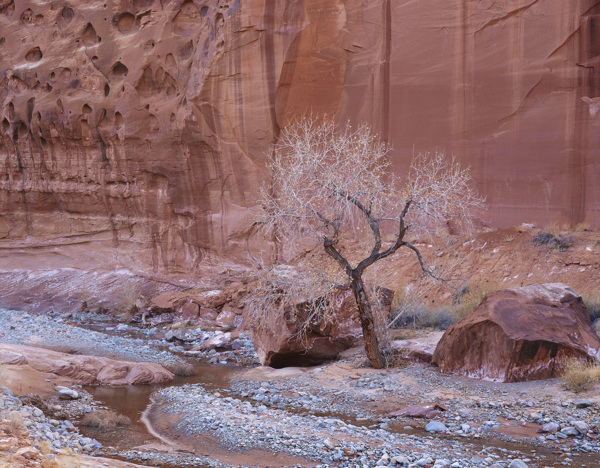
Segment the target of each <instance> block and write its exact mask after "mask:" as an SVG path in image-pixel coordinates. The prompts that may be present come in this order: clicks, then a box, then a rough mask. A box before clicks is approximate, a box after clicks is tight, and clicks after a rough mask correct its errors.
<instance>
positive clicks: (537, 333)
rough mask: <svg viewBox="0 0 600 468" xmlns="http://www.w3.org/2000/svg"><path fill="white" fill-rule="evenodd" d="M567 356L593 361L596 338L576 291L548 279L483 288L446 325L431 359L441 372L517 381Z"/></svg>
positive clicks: (549, 373) (549, 371) (549, 369)
mask: <svg viewBox="0 0 600 468" xmlns="http://www.w3.org/2000/svg"><path fill="white" fill-rule="evenodd" d="M571 358H580V359H586V360H593V361H598V360H599V358H600V340H599V339H598V336H597V335H596V333H595V332H594V330H593V329H592V327H591V323H590V318H589V315H588V312H587V309H586V306H585V305H584V303H583V301H582V299H581V296H580V295H579V294H577V292H575V291H574V290H573V289H571V288H570V287H569V286H566V285H564V284H561V283H548V284H537V285H531V286H526V287H522V288H512V289H505V290H502V291H497V292H493V293H490V294H488V296H487V297H486V298H485V299H484V300H483V301H482V302H481V304H479V306H478V307H477V308H476V309H475V311H474V312H473V313H472V314H471V315H469V316H467V317H465V318H464V319H462V320H460V321H459V322H458V323H456V324H454V325H452V326H451V327H450V328H448V330H447V331H446V333H444V336H442V339H441V340H440V342H439V343H438V345H437V347H436V350H435V352H434V354H433V361H432V362H433V363H434V364H436V365H437V366H439V368H440V370H441V371H442V372H444V373H451V374H459V375H465V376H468V377H474V378H480V379H486V380H495V381H500V382H519V381H523V380H534V379H546V378H551V377H555V376H556V375H557V373H558V372H559V371H560V368H561V366H562V364H563V363H564V362H565V360H567V359H571Z"/></svg>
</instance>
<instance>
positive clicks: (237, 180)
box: [0, 0, 600, 274]
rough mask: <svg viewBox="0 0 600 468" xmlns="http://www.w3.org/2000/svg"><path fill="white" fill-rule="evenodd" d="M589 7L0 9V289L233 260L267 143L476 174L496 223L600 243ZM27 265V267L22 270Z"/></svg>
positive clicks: (128, 5)
mask: <svg viewBox="0 0 600 468" xmlns="http://www.w3.org/2000/svg"><path fill="white" fill-rule="evenodd" d="M599 21H600V2H599V1H598V0H573V1H569V2H565V1H564V0H514V1H512V2H494V1H488V0H486V1H480V2H466V1H464V0H423V1H419V2H393V1H391V0H374V1H369V2H364V1H362V0H361V1H359V0H299V1H294V2H289V1H285V0H244V1H242V0H216V1H214V2H204V1H201V0H171V1H159V0H121V1H116V0H105V1H102V2H99V1H96V0H93V1H87V2H71V1H67V0H56V1H52V2H34V1H32V0H0V174H1V177H0V269H11V268H14V267H15V264H16V263H17V264H18V263H19V262H24V263H26V262H28V260H27V259H26V258H25V257H24V255H23V254H27V255H29V254H30V253H32V252H35V253H36V262H34V263H35V267H39V265H47V264H57V263H61V264H64V265H66V266H69V267H78V268H80V267H82V266H86V265H93V266H95V267H97V265H100V264H101V265H103V266H104V267H107V268H119V267H121V266H122V265H127V266H128V267H131V268H133V269H136V270H141V271H145V272H152V273H157V272H159V273H174V272H177V273H186V274H187V273H189V272H193V271H194V269H195V268H196V266H197V265H200V264H207V263H209V262H210V261H211V260H213V259H215V258H216V257H219V258H220V257H223V256H225V257H228V258H230V259H241V258H242V257H244V258H245V256H246V254H247V249H248V248H252V246H253V245H254V243H255V242H258V240H257V239H255V238H254V237H253V236H252V235H251V234H252V232H253V228H252V222H251V217H252V216H251V215H252V213H253V210H256V209H257V208H256V207H255V199H256V195H257V191H258V187H259V186H260V184H261V182H262V181H265V180H267V174H266V171H265V162H266V159H267V154H268V153H269V151H270V149H271V148H272V145H273V143H274V142H276V141H277V138H278V135H279V131H280V129H281V128H282V127H284V126H285V125H287V124H288V123H289V122H290V119H292V118H294V117H295V116H297V115H301V114H304V113H306V112H309V111H312V112H316V113H330V114H334V115H336V116H338V117H339V118H340V119H347V118H349V119H350V120H351V121H353V122H360V121H366V122H369V123H370V124H372V125H373V127H374V128H375V129H376V130H377V131H378V132H379V133H380V134H381V136H382V138H384V139H385V140H388V141H390V142H391V143H392V144H393V147H394V148H395V150H394V153H393V158H394V168H395V169H396V170H397V171H398V172H402V171H403V170H404V169H405V168H406V167H407V165H408V162H409V160H410V159H411V157H412V155H413V153H414V152H418V151H427V150H434V149H435V148H445V150H446V151H447V153H449V154H454V155H456V156H457V157H458V158H459V160H460V161H461V162H464V163H467V164H470V165H471V168H472V173H473V175H474V177H475V179H476V181H477V185H478V188H479V190H480V191H481V192H482V193H483V194H484V195H485V196H486V197H487V201H488V205H489V208H490V210H489V219H488V220H487V221H488V222H490V223H491V224H494V225H510V224H516V223H520V222H523V221H525V222H534V223H544V222H549V221H555V222H570V223H573V224H575V223H579V222H587V223H588V224H591V225H598V224H599V223H600V187H598V184H596V183H594V181H595V180H597V179H598V177H599V176H600V162H599V161H600V158H598V151H599V150H598V148H600V132H599V131H598V127H599V125H600V112H599V109H600V78H599V77H600V70H599V66H600V65H599V63H600V61H599V57H600V46H599V45H598V44H599V42H598V37H597V30H598V22H599ZM27 258H31V256H30V255H29V257H27Z"/></svg>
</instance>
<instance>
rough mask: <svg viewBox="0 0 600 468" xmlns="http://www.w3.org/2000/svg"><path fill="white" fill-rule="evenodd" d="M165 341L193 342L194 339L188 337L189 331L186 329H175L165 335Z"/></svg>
mask: <svg viewBox="0 0 600 468" xmlns="http://www.w3.org/2000/svg"><path fill="white" fill-rule="evenodd" d="M165 340H167V341H169V342H172V341H175V340H178V341H193V340H194V337H193V336H191V335H190V331H189V329H187V328H175V329H174V330H173V329H171V330H169V331H167V332H166V333H165Z"/></svg>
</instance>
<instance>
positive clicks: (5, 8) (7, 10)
mask: <svg viewBox="0 0 600 468" xmlns="http://www.w3.org/2000/svg"><path fill="white" fill-rule="evenodd" d="M14 11H15V2H14V0H11V1H10V2H8V3H7V4H6V5H2V6H0V13H2V14H3V15H6V16H12V14H13V13H14Z"/></svg>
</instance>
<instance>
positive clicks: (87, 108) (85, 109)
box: [81, 104, 92, 114]
mask: <svg viewBox="0 0 600 468" xmlns="http://www.w3.org/2000/svg"><path fill="white" fill-rule="evenodd" d="M81 112H83V113H84V114H91V113H92V108H91V107H90V106H89V105H88V104H84V105H83V107H82V108H81Z"/></svg>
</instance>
